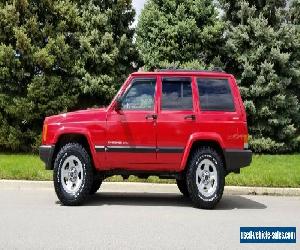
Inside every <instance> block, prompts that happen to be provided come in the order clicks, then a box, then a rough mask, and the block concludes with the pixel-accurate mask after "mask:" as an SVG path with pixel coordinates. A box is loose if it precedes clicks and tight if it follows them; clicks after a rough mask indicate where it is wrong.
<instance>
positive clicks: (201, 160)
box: [187, 147, 225, 209]
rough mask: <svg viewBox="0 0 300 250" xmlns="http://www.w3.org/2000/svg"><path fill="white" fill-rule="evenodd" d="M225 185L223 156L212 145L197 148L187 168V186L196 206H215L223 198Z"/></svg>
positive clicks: (208, 207) (210, 207)
mask: <svg viewBox="0 0 300 250" xmlns="http://www.w3.org/2000/svg"><path fill="white" fill-rule="evenodd" d="M224 185H225V170H224V164H223V160H222V157H221V156H220V155H219V154H218V152H217V151H216V150H215V149H213V148H211V147H201V148H199V149H197V150H196V151H195V152H194V153H193V155H192V157H191V160H190V162H189V165H188V169H187V187H188V191H189V194H190V198H191V199H192V201H193V203H194V206H195V207H198V208H204V209H212V208H214V207H215V206H216V205H217V203H218V202H219V201H220V199H221V198H222V195H223V190H224Z"/></svg>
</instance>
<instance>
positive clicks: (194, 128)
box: [40, 70, 252, 209]
mask: <svg viewBox="0 0 300 250" xmlns="http://www.w3.org/2000/svg"><path fill="white" fill-rule="evenodd" d="M40 157H41V159H42V160H43V161H44V162H45V164H46V169H53V170H54V171H53V180H54V187H55V192H56V194H57V196H58V198H59V200H60V201H61V202H62V204H64V205H79V204H81V203H82V202H83V201H84V200H85V199H86V198H87V197H88V195H90V194H94V193H95V192H97V190H98V189H99V188H100V185H101V183H102V181H103V180H104V179H105V178H107V177H109V176H112V175H116V174H118V175H122V176H123V178H124V179H126V178H128V176H129V175H136V176H138V177H140V178H147V177H148V176H150V175H156V176H159V177H160V178H174V179H176V183H177V185H178V188H179V190H180V191H181V193H182V194H183V195H185V196H187V197H189V198H190V199H191V201H192V202H193V204H194V206H195V207H200V208H206V209H209V208H213V207H215V205H216V204H217V203H218V202H219V200H220V199H221V197H222V194H223V190H224V183H225V176H226V175H227V174H228V173H230V172H235V173H239V171H240V168H242V167H245V166H248V165H249V164H250V163H251V159H252V152H251V151H250V150H249V149H248V130H247V121H246V113H245V108H244V105H243V102H242V99H241V96H240V93H239V90H238V87H237V84H236V81H235V78H234V77H233V76H232V75H230V74H226V73H224V72H218V71H196V70H191V71H189V70H160V71H158V72H136V73H133V74H131V75H130V76H129V77H128V79H127V80H126V81H125V83H124V84H123V86H122V87H121V89H120V90H119V92H118V93H117V95H116V96H115V98H114V99H113V100H112V102H111V104H110V105H109V106H108V107H107V108H96V109H88V110H83V111H77V112H69V113H65V114H60V115H55V116H51V117H47V118H46V119H45V121H44V126H43V133H42V146H41V147H40Z"/></svg>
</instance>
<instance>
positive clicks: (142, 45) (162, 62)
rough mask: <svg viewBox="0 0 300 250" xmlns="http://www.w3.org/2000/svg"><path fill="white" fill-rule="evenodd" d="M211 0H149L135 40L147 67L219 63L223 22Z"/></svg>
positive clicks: (195, 65)
mask: <svg viewBox="0 0 300 250" xmlns="http://www.w3.org/2000/svg"><path fill="white" fill-rule="evenodd" d="M217 15H218V13H217V11H216V8H215V6H214V4H213V1H212V0H149V1H147V3H146V5H145V7H144V9H143V11H142V13H141V15H140V17H139V21H138V25H137V38H136V43H137V47H138V50H139V52H140V56H141V59H142V60H143V62H144V64H145V67H146V68H147V69H153V68H161V67H170V66H171V67H172V66H173V67H187V68H202V69H203V68H205V67H208V66H212V65H214V66H220V58H219V57H218V50H219V49H220V48H221V47H222V45H223V44H222V43H223V42H222V31H223V22H222V21H220V20H219V19H218V18H217Z"/></svg>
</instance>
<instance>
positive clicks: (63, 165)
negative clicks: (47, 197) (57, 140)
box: [53, 143, 93, 206]
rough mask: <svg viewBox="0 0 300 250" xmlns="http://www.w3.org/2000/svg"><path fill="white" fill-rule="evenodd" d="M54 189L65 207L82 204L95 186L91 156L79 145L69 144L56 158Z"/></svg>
mask: <svg viewBox="0 0 300 250" xmlns="http://www.w3.org/2000/svg"><path fill="white" fill-rule="evenodd" d="M53 181H54V188H55V192H56V194H57V197H58V199H59V200H60V201H61V203H62V204H63V205H66V206H75V205H80V204H82V203H83V202H84V201H85V200H86V198H87V197H88V195H89V193H90V190H91V187H92V184H93V168H92V165H91V160H90V156H89V154H88V153H87V151H86V150H85V148H84V147H82V146H81V145H80V144H78V143H68V144H66V145H65V146H63V147H62V148H61V149H60V151H59V153H58V154H57V156H56V159H55V162H54V171H53Z"/></svg>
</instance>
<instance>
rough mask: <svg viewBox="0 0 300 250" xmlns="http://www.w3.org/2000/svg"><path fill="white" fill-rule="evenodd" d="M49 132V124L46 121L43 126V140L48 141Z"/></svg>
mask: <svg viewBox="0 0 300 250" xmlns="http://www.w3.org/2000/svg"><path fill="white" fill-rule="evenodd" d="M47 132H48V124H47V123H46V122H45V123H44V126H43V134H42V140H43V141H42V142H43V143H44V142H46V140H47Z"/></svg>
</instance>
